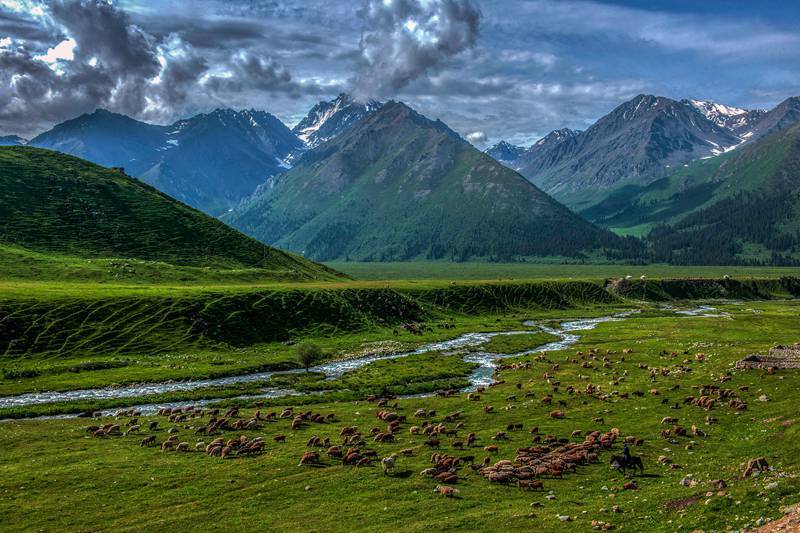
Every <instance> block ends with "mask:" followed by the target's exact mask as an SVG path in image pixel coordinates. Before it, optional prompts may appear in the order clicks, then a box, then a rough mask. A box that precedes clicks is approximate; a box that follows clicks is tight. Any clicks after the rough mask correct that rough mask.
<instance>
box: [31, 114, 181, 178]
mask: <svg viewBox="0 0 800 533" xmlns="http://www.w3.org/2000/svg"><path fill="white" fill-rule="evenodd" d="M28 144H29V145H30V146H36V147H38V148H47V149H48V150H55V151H58V152H63V153H65V154H71V155H74V156H77V157H80V158H82V159H86V160H88V161H91V162H93V163H97V164H98V165H103V166H107V167H114V166H116V167H125V170H126V171H127V172H128V173H129V174H130V175H132V176H137V177H138V176H140V175H141V174H142V173H144V172H146V171H147V170H148V169H149V168H150V167H152V166H153V164H155V161H156V160H157V159H158V154H159V152H160V151H162V150H165V149H168V147H169V146H170V145H168V144H167V142H166V132H165V130H164V128H163V127H162V126H155V125H153V124H147V123H145V122H140V121H138V120H135V119H132V118H130V117H128V116H126V115H120V114H118V113H112V112H111V111H107V110H105V109H98V110H97V111H95V112H94V113H91V114H85V115H81V116H79V117H76V118H74V119H71V120H67V121H65V122H62V123H60V124H57V125H56V126H54V127H53V128H52V129H51V130H49V131H46V132H44V133H42V134H40V135H37V136H36V137H34V138H33V139H31V141H30V142H29V143H28Z"/></svg>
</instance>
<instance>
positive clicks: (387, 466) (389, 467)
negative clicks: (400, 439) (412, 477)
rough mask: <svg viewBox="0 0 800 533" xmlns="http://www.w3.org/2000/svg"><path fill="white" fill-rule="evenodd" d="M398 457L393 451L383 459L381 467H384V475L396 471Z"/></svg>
mask: <svg viewBox="0 0 800 533" xmlns="http://www.w3.org/2000/svg"><path fill="white" fill-rule="evenodd" d="M396 459H397V454H395V453H393V454H392V455H390V456H389V457H384V458H383V459H381V467H382V468H383V475H388V474H390V473H394V466H395V460H396Z"/></svg>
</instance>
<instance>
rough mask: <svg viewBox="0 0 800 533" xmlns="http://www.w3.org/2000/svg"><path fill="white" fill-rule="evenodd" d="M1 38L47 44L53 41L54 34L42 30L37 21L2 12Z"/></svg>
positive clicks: (0, 21) (0, 15) (0, 17)
mask: <svg viewBox="0 0 800 533" xmlns="http://www.w3.org/2000/svg"><path fill="white" fill-rule="evenodd" d="M0 37H14V38H17V39H24V40H26V41H36V42H47V41H49V40H50V39H51V37H52V34H51V33H50V32H49V31H47V30H46V29H44V28H42V27H41V25H39V24H38V23H37V22H36V21H33V20H30V19H28V18H26V17H22V16H19V15H17V14H15V13H5V12H3V11H1V10H0Z"/></svg>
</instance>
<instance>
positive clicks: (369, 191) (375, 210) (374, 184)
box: [224, 102, 638, 261]
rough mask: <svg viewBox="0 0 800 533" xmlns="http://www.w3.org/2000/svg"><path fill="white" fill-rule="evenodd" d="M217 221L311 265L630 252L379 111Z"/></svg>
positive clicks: (482, 162) (421, 124) (493, 167)
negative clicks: (307, 259)
mask: <svg viewBox="0 0 800 533" xmlns="http://www.w3.org/2000/svg"><path fill="white" fill-rule="evenodd" d="M224 220H226V221H228V222H230V223H231V224H232V225H233V226H234V227H236V228H239V229H241V230H242V231H244V232H245V233H248V234H250V235H252V236H254V237H256V238H258V239H260V240H262V241H263V242H267V243H272V244H275V245H277V246H281V247H284V248H287V249H290V250H294V251H296V252H299V253H302V254H303V255H305V256H307V257H311V258H314V259H317V260H334V259H343V260H363V261H390V260H398V261H399V260H415V259H431V260H437V259H442V260H457V261H463V260H468V259H493V260H511V259H515V258H531V257H545V256H549V257H565V256H566V257H573V258H576V257H589V258H598V257H605V258H607V257H609V256H610V257H623V256H624V257H630V256H631V255H633V254H635V253H637V252H638V250H637V249H636V243H635V242H632V241H629V240H623V239H620V238H618V237H616V236H614V235H612V234H611V233H609V232H606V231H604V230H600V229H599V228H597V227H595V226H592V225H591V224H588V223H587V222H585V221H583V220H582V219H580V218H578V217H577V216H575V215H574V214H572V213H571V212H570V211H569V210H567V209H566V208H565V207H563V206H562V205H560V204H558V203H557V202H555V201H554V200H552V199H551V198H550V197H549V196H547V195H546V194H544V193H543V192H542V191H540V190H539V189H538V188H536V187H535V186H533V185H532V184H531V183H529V182H528V181H526V180H525V179H524V178H522V177H521V176H520V175H519V174H517V173H516V172H513V171H511V170H509V169H507V168H505V167H503V166H502V165H500V164H499V163H497V162H496V161H494V160H493V159H492V158H491V157H489V156H487V155H485V154H483V153H481V152H480V151H478V150H477V149H475V148H474V147H473V146H471V145H470V144H469V143H467V142H466V141H465V140H464V139H462V138H461V137H459V136H458V135H457V134H456V133H455V132H453V131H452V130H451V129H449V128H448V127H447V126H446V125H445V124H443V123H442V122H440V121H431V120H429V119H427V118H425V117H423V116H421V115H419V114H418V113H416V112H414V111H413V110H412V109H410V108H409V107H407V106H406V105H404V104H402V103H398V102H389V103H386V104H384V105H383V106H382V107H381V108H380V109H379V110H377V111H375V112H373V113H371V114H370V115H369V116H367V117H365V118H364V119H362V120H360V121H359V122H357V123H356V124H354V125H353V126H352V127H350V128H348V129H347V130H346V131H344V132H343V133H342V134H340V135H338V136H337V137H335V138H334V139H332V140H329V141H328V142H326V143H324V144H321V145H320V146H318V147H317V148H315V149H312V150H310V151H309V152H307V153H306V154H305V155H304V156H303V158H302V159H301V160H300V161H299V162H298V164H297V165H296V166H295V167H294V168H292V169H291V170H290V171H288V172H286V173H284V174H281V175H279V176H276V177H274V178H271V179H270V180H269V181H268V182H267V183H266V184H265V185H263V186H262V187H260V188H259V190H258V192H257V193H256V194H255V195H254V196H253V197H252V198H250V199H249V200H247V201H246V202H244V203H243V204H242V205H241V206H239V207H238V208H236V209H235V210H234V211H233V212H232V213H230V214H229V215H226V216H225V217H224Z"/></svg>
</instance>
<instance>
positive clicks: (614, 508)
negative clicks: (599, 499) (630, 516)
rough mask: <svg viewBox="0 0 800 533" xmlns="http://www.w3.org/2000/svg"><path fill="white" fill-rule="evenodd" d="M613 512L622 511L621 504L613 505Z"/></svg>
mask: <svg viewBox="0 0 800 533" xmlns="http://www.w3.org/2000/svg"><path fill="white" fill-rule="evenodd" d="M611 512H612V513H621V512H622V509H620V507H619V505H612V506H611Z"/></svg>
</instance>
